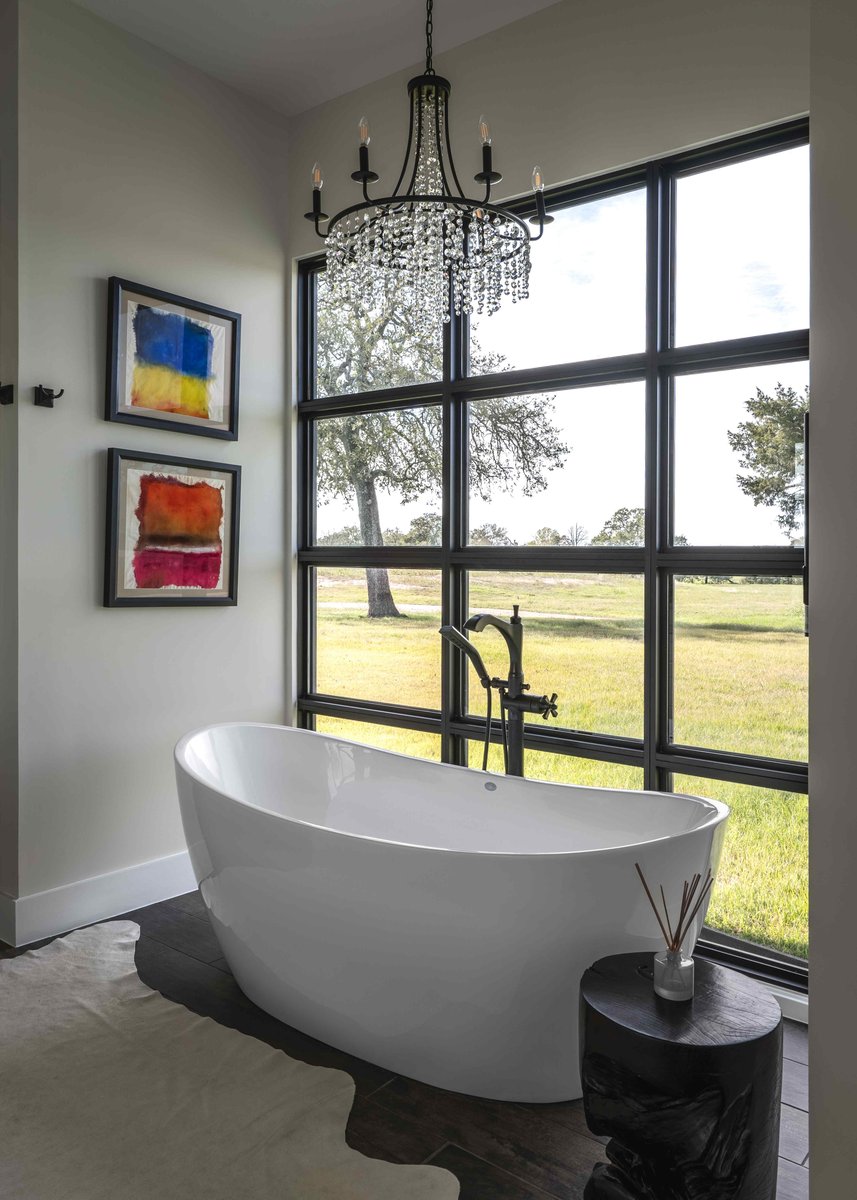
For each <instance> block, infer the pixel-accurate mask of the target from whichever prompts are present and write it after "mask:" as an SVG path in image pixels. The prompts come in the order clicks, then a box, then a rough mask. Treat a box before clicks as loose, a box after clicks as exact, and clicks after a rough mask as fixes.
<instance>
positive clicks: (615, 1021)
mask: <svg viewBox="0 0 857 1200" xmlns="http://www.w3.org/2000/svg"><path fill="white" fill-rule="evenodd" d="M782 1040H783V1031H782V1014H781V1012H780V1006H779V1005H778V1004H777V1002H776V1000H775V999H774V998H773V996H772V995H771V994H770V992H768V991H767V990H766V989H765V988H763V987H762V986H761V985H759V984H758V983H756V982H755V981H754V980H752V979H747V978H746V977H745V976H743V975H739V974H737V972H735V971H729V970H726V969H725V968H724V967H718V966H715V965H714V964H713V963H708V962H704V961H701V960H699V959H697V961H696V994H695V996H694V998H693V999H692V1000H687V1001H684V1002H676V1001H673V1000H663V999H661V997H660V996H656V995H655V993H654V989H653V987H652V955H651V954H614V955H612V956H611V957H610V958H602V959H600V960H599V961H598V962H597V963H595V964H594V965H593V966H592V967H590V968H589V970H588V971H587V972H586V973H585V975H584V976H583V979H582V980H581V984H580V1060H581V1076H582V1080H583V1103H584V1110H585V1113H586V1123H587V1125H588V1126H589V1128H590V1130H592V1132H593V1133H596V1134H607V1135H609V1136H610V1138H611V1141H610V1142H608V1144H607V1157H608V1159H609V1160H610V1161H609V1163H600V1164H599V1165H598V1166H596V1168H595V1170H594V1171H593V1173H592V1176H591V1177H590V1179H589V1182H588V1183H587V1185H586V1189H585V1191H584V1193H583V1195H584V1200H775V1196H776V1191H777V1149H778V1142H779V1128H780V1088H781V1084H782Z"/></svg>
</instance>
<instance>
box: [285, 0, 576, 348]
mask: <svg viewBox="0 0 857 1200" xmlns="http://www.w3.org/2000/svg"><path fill="white" fill-rule="evenodd" d="M432 7H433V0H427V3H426V69H425V73H424V74H423V75H417V76H416V78H414V79H412V80H411V81H410V82H409V83H408V95H409V97H410V125H409V132H408V145H407V149H406V151H405V160H404V163H403V164H402V169H401V171H400V172H399V178H398V179H397V181H396V186H395V187H394V188H393V190H392V192H391V193H390V194H389V195H388V196H383V197H380V198H373V197H372V196H370V195H369V185H370V184H373V183H377V181H378V178H379V177H378V175H376V174H375V172H374V171H372V170H370V168H369V141H370V138H369V125H368V122H367V120H366V118H365V117H361V119H360V123H359V133H360V147H359V166H358V169H357V170H356V171H354V172H353V173H352V175H351V178H352V179H353V180H355V182H357V183H359V184H360V185H361V186H362V189H363V199H362V200H361V201H360V202H359V203H358V204H352V205H350V206H349V207H348V208H344V209H343V210H342V211H341V212H338V213H337V214H336V215H335V216H333V217H328V216H327V214H326V213H324V212H322V209H321V189H322V186H323V182H324V181H323V176H322V172H321V167H320V166H319V164H318V163H316V164H315V165H314V167H313V169H312V189H313V190H312V201H313V203H312V211H311V212H308V213H306V214H305V215H306V217H307V219H308V220H310V221H312V222H313V223H314V225H315V231H316V233H317V234H318V235H319V237H321V238H324V239H325V240H326V241H327V286H328V288H329V289H330V292H331V294H332V296H333V297H334V298H335V299H336V300H339V301H342V302H344V303H346V304H349V305H354V306H357V307H359V308H362V309H364V310H367V311H372V310H373V309H377V308H379V307H383V306H384V305H385V304H387V303H389V302H390V301H391V300H395V301H396V303H397V304H400V305H407V306H408V308H409V309H410V311H411V312H412V313H413V314H414V315H415V318H416V320H417V322H418V324H419V325H420V326H422V328H423V330H424V331H425V332H426V333H431V332H436V330H437V326H438V324H439V323H440V322H441V321H448V320H449V318H450V303H449V300H450V295H451V297H452V307H453V309H454V310H455V312H456V313H459V314H460V313H479V314H482V313H485V314H488V315H490V314H491V313H494V312H496V311H497V309H498V308H499V307H500V304H501V303H502V301H503V300H504V299H505V298H507V297H508V298H509V299H511V301H512V303H515V302H516V301H518V300H524V299H526V297H527V295H528V287H529V276H530V242H531V241H538V240H539V238H540V237H541V236H542V234H543V232H544V227H545V225H547V224H548V223H549V222H551V221H552V220H553V217H551V216H549V215H548V214H547V212H546V211H545V199H544V180H543V177H542V173H541V170H540V169H539V168H538V167H535V168H534V169H533V191H534V193H535V200H536V216H535V217H531V218H530V224H531V225H533V226H537V227H538V233H531V231H530V230H529V229H528V227H527V225H526V224H525V222H524V221H523V219H522V218H521V217H519V216H517V215H516V214H515V213H513V212H510V211H509V210H508V209H504V208H501V207H499V206H498V205H496V204H492V203H491V189H492V187H493V185H494V184H495V183H498V182H499V181H500V179H501V178H502V176H501V175H500V174H499V173H498V172H497V171H495V170H494V168H493V163H492V145H491V130H490V128H489V126H488V122H487V121H486V120H485V118H484V117H480V118H479V135H480V138H481V140H482V170H481V171H480V172H479V173H478V175H475V176H474V179H475V181H476V183H478V184H481V185H483V186H484V189H485V191H484V195H483V196H482V197H481V199H477V200H474V199H469V198H468V197H467V196H465V194H464V189H463V188H462V186H461V183H460V182H459V179H458V174H457V172H456V170H455V163H454V162H453V159H452V149H451V145H450V136H449V118H448V110H449V92H450V86H451V85H450V83H449V81H448V80H447V79H443V78H442V77H441V76H440V75H436V74H435V72H434V67H433V65H432ZM322 222H327V229H326V230H325V231H322V229H321V223H322Z"/></svg>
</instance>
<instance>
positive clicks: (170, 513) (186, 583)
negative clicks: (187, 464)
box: [134, 475, 223, 589]
mask: <svg viewBox="0 0 857 1200" xmlns="http://www.w3.org/2000/svg"><path fill="white" fill-rule="evenodd" d="M134 515H135V516H136V518H137V521H138V522H139V526H140V534H139V537H138V538H137V545H136V546H135V548H134V578H135V580H136V582H137V587H141V588H163V587H180V588H192V587H198V588H207V589H211V588H216V587H217V584H218V582H219V580H220V570H221V566H222V561H223V541H222V538H221V533H220V529H221V525H222V523H223V489H222V488H220V487H216V486H214V485H213V484H211V483H208V482H207V481H206V480H204V479H200V480H199V481H198V482H196V483H186V482H185V481H184V480H182V479H175V478H171V477H169V476H164V475H143V476H142V477H141V479H140V501H139V503H138V505H137V508H136V510H135V514H134Z"/></svg>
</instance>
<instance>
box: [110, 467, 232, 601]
mask: <svg viewBox="0 0 857 1200" xmlns="http://www.w3.org/2000/svg"><path fill="white" fill-rule="evenodd" d="M109 453H110V470H109V475H110V481H109V483H110V493H109V497H108V504H109V523H108V546H107V571H106V585H105V604H107V605H109V606H114V605H121V604H144V603H145V604H179V603H182V604H194V603H203V604H205V603H221V604H234V603H235V594H236V573H237V534H238V488H239V484H240V471H241V468H240V467H237V466H232V465H230V464H223V463H205V462H199V461H197V460H191V459H188V460H183V459H177V458H172V457H170V458H167V457H164V456H151V457H147V458H143V457H137V456H132V455H131V453H130V452H129V451H125V450H111V451H110V452H109Z"/></svg>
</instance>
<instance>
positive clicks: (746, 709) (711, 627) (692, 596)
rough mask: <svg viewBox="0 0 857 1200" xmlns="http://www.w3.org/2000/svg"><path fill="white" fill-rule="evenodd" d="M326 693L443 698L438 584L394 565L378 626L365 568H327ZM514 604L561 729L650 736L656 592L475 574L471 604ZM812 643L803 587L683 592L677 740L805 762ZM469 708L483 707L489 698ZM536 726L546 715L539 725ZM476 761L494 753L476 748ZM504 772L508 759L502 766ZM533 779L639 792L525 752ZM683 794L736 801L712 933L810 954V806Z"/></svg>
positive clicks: (428, 739)
mask: <svg viewBox="0 0 857 1200" xmlns="http://www.w3.org/2000/svg"><path fill="white" fill-rule="evenodd" d="M317 581H318V652H317V659H318V661H317V683H316V685H317V690H318V691H320V692H327V693H331V694H334V695H343V696H352V697H357V698H360V699H366V700H381V701H392V702H396V703H400V704H411V705H420V706H425V707H430V708H437V707H438V706H439V704H440V648H441V642H440V638H439V637H438V634H437V628H438V625H439V623H440V577H439V575H438V574H437V573H436V572H431V571H391V572H390V582H391V586H392V591H393V595H394V597H395V599H396V603H397V605H398V606H399V608H400V611H401V612H402V616H401V617H400V618H384V619H380V620H377V619H376V620H369V619H368V618H367V616H366V585H365V577H364V575H363V572H362V571H359V570H355V569H351V568H331V569H325V570H323V571H321V570H320V571H319V572H318V577H317ZM513 601H515V602H518V603H520V604H521V611H522V615H523V616H524V618H525V620H526V642H525V647H524V654H525V658H524V661H525V666H526V670H527V678H528V679H529V680H530V681H531V682H532V685H533V690H534V691H537V692H541V691H547V692H551V691H557V692H558V693H559V694H560V700H559V721H558V723H559V724H560V725H562V726H564V727H566V728H571V729H582V730H587V731H590V732H595V733H610V734H623V735H629V736H632V737H641V736H642V730H643V582H642V579H638V578H628V577H619V576H610V575H586V576H568V575H561V574H555V575H542V574H538V575H537V574H535V573H528V572H519V573H515V574H513V575H510V574H507V573H494V572H476V573H473V575H472V576H471V579H470V604H471V609H472V610H474V611H476V610H479V609H489V610H491V611H493V612H497V613H501V614H502V613H503V612H504V611H506V610H508V609H509V607H510V605H511V603H512V602H513ZM474 641H475V643H476V644H477V645H478V646H479V649H480V652H481V653H482V654H483V657H484V659H485V662H486V665H487V667H488V670H489V671H490V672H491V673H492V674H497V675H501V674H503V672H504V649H503V643H502V640H501V639H500V638H499V636H497V635H496V633H495V632H492V631H490V630H488V631H486V632H485V633H484V634H482V635H474ZM806 672H807V644H806V639H805V638H804V636H803V610H802V605H801V594H800V588H799V586H797V585H791V584H757V583H747V582H743V581H741V580H740V579H737V580H735V581H734V582H733V581H730V582H726V583H718V584H705V583H703V582H676V585H675V650H674V674H675V685H674V686H675V712H674V722H675V740H676V741H677V742H681V743H684V744H688V745H696V746H702V747H707V748H714V749H723V750H734V751H741V752H746V753H752V754H762V755H770V756H774V757H778V758H790V759H796V760H802V759H805V757H806V744H807V684H806ZM471 697H472V702H471V710H472V711H473V712H474V713H483V712H484V707H483V705H484V694H483V693H482V689H481V688H478V687H474V688H472V689H471ZM533 719H534V720H536V721H538V720H539V719H540V718H538V717H534V718H533ZM318 728H319V729H321V730H323V731H324V732H336V733H339V734H341V735H342V736H343V737H353V738H355V739H356V740H361V741H366V742H370V743H371V744H373V745H378V746H382V747H384V748H387V749H391V750H398V751H400V752H404V753H408V754H415V755H419V756H424V757H434V758H437V757H439V753H440V747H439V739H438V738H437V737H435V736H434V735H432V734H419V733H414V732H412V731H408V730H400V729H392V728H389V727H384V726H377V725H375V726H370V725H364V724H355V723H354V722H350V721H342V720H335V721H334V720H333V719H331V718H319V720H318ZM470 761H471V765H473V766H479V765H481V747H480V745H479V744H478V743H473V744H472V746H471V755H470ZM490 766H491V768H492V769H494V770H497V769H499V766H500V764H499V749H498V748H496V747H495V748H494V749H493V752H492V760H491V763H490ZM526 769H527V774H528V775H529V776H531V777H533V778H539V779H549V780H554V781H556V782H563V783H576V784H584V785H590V786H599V787H630V788H638V787H641V786H642V772H641V771H639V770H638V769H636V768H633V767H623V766H620V765H618V764H613V763H599V762H595V761H593V760H584V759H578V758H572V757H569V756H566V755H557V754H545V753H540V752H535V751H528V752H527V763H526ZM675 788H676V790H677V791H678V790H681V791H688V792H696V793H697V794H699V795H705V796H710V797H713V798H716V799H720V800H724V801H725V802H726V803H728V804H729V805H731V807H732V817H731V819H730V822H729V830H728V834H727V843H726V849H725V852H724V857H723V861H722V863H721V869H720V874H719V878H718V881H717V886H716V888H715V892H714V898H713V900H712V904H711V908H710V910H709V923H710V924H711V925H713V926H715V927H716V928H719V929H722V930H724V931H726V932H729V933H734V934H737V935H738V936H741V937H746V938H749V939H751V940H752V941H756V942H759V943H761V944H763V945H770V946H774V947H776V948H778V949H781V950H783V951H785V952H787V953H791V954H797V955H801V956H805V955H806V952H807V868H806V863H807V802H806V797H805V796H798V795H792V794H790V793H785V792H776V791H772V790H769V789H764V788H751V787H746V786H743V785H738V784H727V783H721V782H717V781H712V780H705V779H701V778H699V779H697V778H691V777H686V776H682V777H676V780H675Z"/></svg>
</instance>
